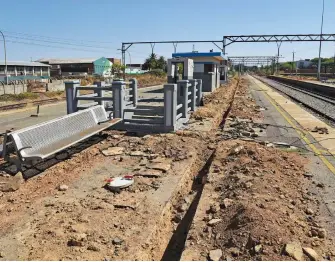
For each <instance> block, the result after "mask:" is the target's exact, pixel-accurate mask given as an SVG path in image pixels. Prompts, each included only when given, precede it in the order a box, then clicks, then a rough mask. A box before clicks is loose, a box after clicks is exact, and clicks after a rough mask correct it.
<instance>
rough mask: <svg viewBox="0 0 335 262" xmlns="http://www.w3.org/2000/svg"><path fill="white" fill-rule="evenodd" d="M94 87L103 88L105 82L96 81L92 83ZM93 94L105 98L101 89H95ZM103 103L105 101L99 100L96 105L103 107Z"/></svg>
mask: <svg viewBox="0 0 335 262" xmlns="http://www.w3.org/2000/svg"><path fill="white" fill-rule="evenodd" d="M94 85H96V86H97V87H103V86H105V82H103V81H96V82H94ZM95 93H96V94H97V96H98V97H104V96H105V91H104V90H101V89H97V90H96V92H95ZM105 102H106V101H102V100H100V101H98V104H99V105H103V106H104V107H105Z"/></svg>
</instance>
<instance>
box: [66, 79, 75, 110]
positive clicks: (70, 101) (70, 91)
mask: <svg viewBox="0 0 335 262" xmlns="http://www.w3.org/2000/svg"><path fill="white" fill-rule="evenodd" d="M64 83H65V94H66V111H67V114H72V113H74V112H77V103H76V99H75V98H76V92H77V87H78V86H79V80H73V81H66V82H64Z"/></svg>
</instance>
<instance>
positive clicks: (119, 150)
mask: <svg viewBox="0 0 335 262" xmlns="http://www.w3.org/2000/svg"><path fill="white" fill-rule="evenodd" d="M101 152H102V154H103V155H104V156H117V155H122V154H123V152H124V147H109V148H108V149H105V150H102V151H101Z"/></svg>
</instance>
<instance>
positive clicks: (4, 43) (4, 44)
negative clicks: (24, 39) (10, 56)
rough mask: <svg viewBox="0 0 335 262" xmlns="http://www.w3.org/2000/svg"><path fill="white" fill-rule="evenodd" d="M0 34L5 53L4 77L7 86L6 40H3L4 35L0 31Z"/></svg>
mask: <svg viewBox="0 0 335 262" xmlns="http://www.w3.org/2000/svg"><path fill="white" fill-rule="evenodd" d="M0 33H1V35H2V38H3V48H4V51H5V76H6V84H8V78H7V51H6V39H5V35H4V34H3V33H2V31H1V30H0Z"/></svg>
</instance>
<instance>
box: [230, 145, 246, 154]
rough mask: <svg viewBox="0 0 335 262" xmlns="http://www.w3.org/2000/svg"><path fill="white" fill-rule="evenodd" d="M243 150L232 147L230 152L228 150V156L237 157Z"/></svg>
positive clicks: (240, 147) (239, 147) (242, 147)
mask: <svg viewBox="0 0 335 262" xmlns="http://www.w3.org/2000/svg"><path fill="white" fill-rule="evenodd" d="M243 149H244V146H236V147H233V148H232V149H231V150H230V153H229V154H230V155H238V154H239V153H240V152H241V151H242V150H243Z"/></svg>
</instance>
